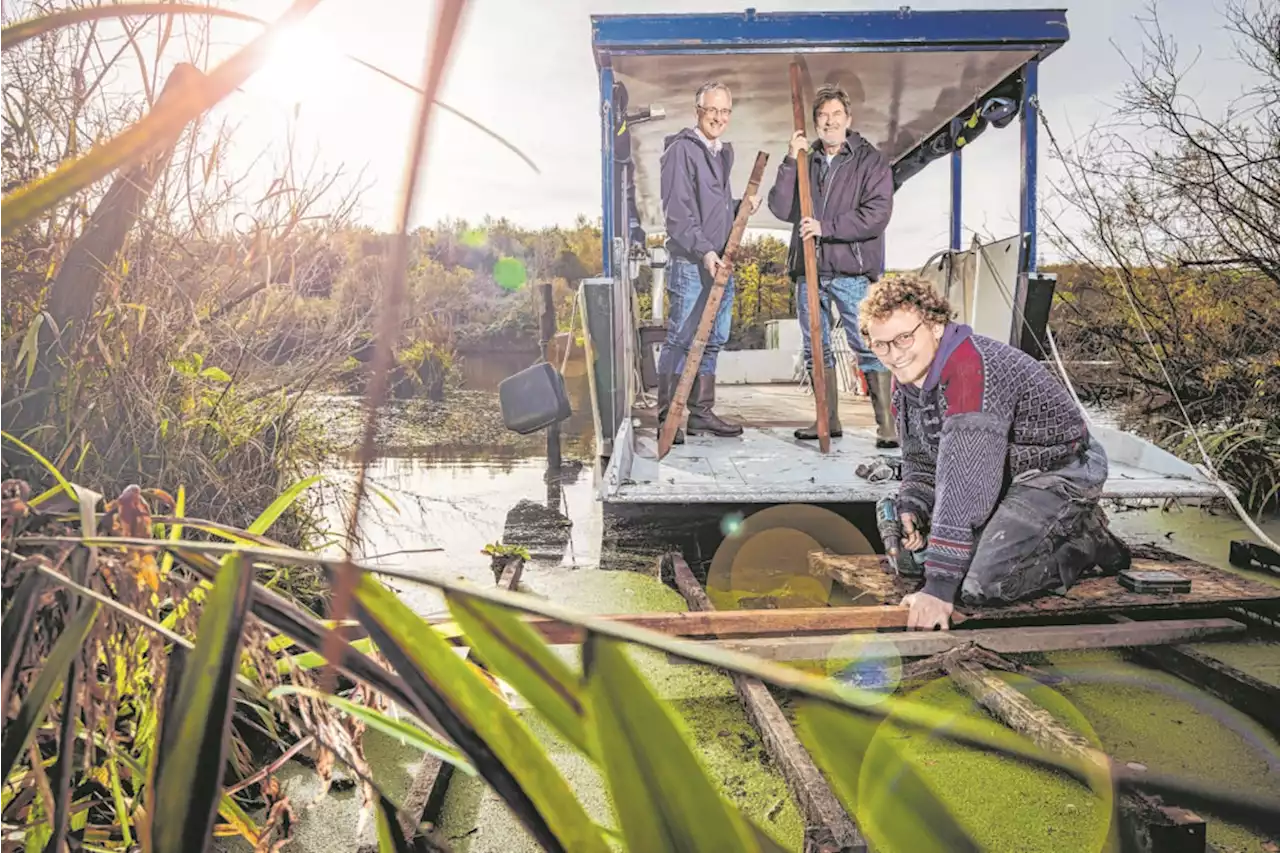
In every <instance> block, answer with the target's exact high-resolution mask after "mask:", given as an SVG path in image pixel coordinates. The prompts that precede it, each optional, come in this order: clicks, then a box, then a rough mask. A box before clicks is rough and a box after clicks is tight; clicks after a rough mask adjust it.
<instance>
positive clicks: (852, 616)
mask: <svg viewBox="0 0 1280 853" xmlns="http://www.w3.org/2000/svg"><path fill="white" fill-rule="evenodd" d="M907 613H908V609H907V608H905V607H897V606H882V607H881V606H878V607H790V608H783V609H778V610H716V611H713V612H709V613H696V612H690V613H684V612H680V611H670V612H652V613H618V614H611V615H608V616H601V617H599V618H601V619H609V620H611V621H614V622H623V623H626V624H628V625H635V626H637V627H641V628H648V629H649V630H651V631H661V632H662V633H664V634H672V635H674V636H678V637H698V638H706V637H717V638H720V639H731V638H735V637H767V636H778V637H785V636H796V635H804V634H830V633H834V632H837V631H866V630H872V629H877V628H906V627H907ZM526 621H527V622H528V624H529V625H531V626H532V627H534V628H536V629H537V630H538V631H539V632H540V633H541V634H542V636H543V638H544V639H545V640H546V641H547V642H549V643H580V642H582V641H583V639H584V638H585V635H584V633H583V631H582V630H581V629H580V628H578V627H577V626H576V625H567V624H565V623H563V622H559V621H557V620H555V619H549V618H545V617H540V616H538V617H529V618H527V619H526Z"/></svg>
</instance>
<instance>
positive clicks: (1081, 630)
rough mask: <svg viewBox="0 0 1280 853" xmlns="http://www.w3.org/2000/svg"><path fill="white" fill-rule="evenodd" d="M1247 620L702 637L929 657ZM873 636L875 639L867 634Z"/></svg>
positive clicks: (1091, 642) (827, 654)
mask: <svg viewBox="0 0 1280 853" xmlns="http://www.w3.org/2000/svg"><path fill="white" fill-rule="evenodd" d="M1244 630H1245V626H1244V625H1243V624H1241V623H1240V622H1236V621H1235V620H1233V619H1160V620H1152V621H1150V622H1140V623H1135V624H1133V625H1032V626H1027V627H1021V628H981V629H968V630H958V631H954V630H953V631H902V632H884V633H865V632H864V633H857V632H855V633H848V634H827V635H810V636H803V637H770V638H765V637H751V638H747V639H738V640H702V641H700V642H714V643H715V644H716V645H717V646H719V647H721V648H725V649H730V650H732V651H736V652H742V653H744V654H749V655H754V656H756V657H760V658H764V659H766V660H774V661H802V660H803V661H808V660H826V659H829V658H839V657H840V656H841V655H847V654H851V653H853V652H854V651H855V650H856V652H857V654H858V655H859V656H861V657H865V658H868V659H870V658H877V657H885V656H888V655H892V656H896V657H900V658H917V657H928V656H930V655H936V654H941V653H942V652H945V651H948V650H950V649H953V648H955V647H957V646H961V645H964V644H966V643H975V644H977V645H979V646H981V647H982V648H984V649H987V650H988V651H992V652H998V653H1000V654H1010V653H1018V652H1052V651H1062V650H1065V649H1111V648H1123V647H1125V646H1149V645H1161V644H1170V643H1175V644H1176V643H1186V642H1192V641H1195V640H1202V639H1207V638H1210V637H1215V638H1216V637H1224V636H1229V635H1231V634H1238V633H1241V632H1243V631H1244ZM869 639H874V640H875V641H876V642H874V643H866V642H865V641H866V640H869Z"/></svg>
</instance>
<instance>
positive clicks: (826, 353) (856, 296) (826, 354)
mask: <svg viewBox="0 0 1280 853" xmlns="http://www.w3.org/2000/svg"><path fill="white" fill-rule="evenodd" d="M807 286H808V278H807V277H805V276H801V277H800V279H799V280H798V281H797V282H796V315H797V317H798V318H799V320H800V334H801V336H802V337H803V339H804V366H805V367H806V368H808V369H812V368H813V345H812V343H811V342H810V340H809V299H808V293H807V289H806V288H807ZM870 286H871V279H869V278H867V277H866V276H865V275H854V276H835V277H834V278H827V277H822V276H820V277H819V278H818V305H819V306H820V308H821V310H820V311H819V312H818V313H819V314H820V315H821V320H822V363H823V364H825V365H826V366H827V367H832V368H833V367H835V365H836V356H835V353H834V352H832V351H831V303H832V301H834V302H835V303H836V310H837V311H839V312H840V320H841V322H842V323H843V324H844V334H845V337H846V338H848V340H849V348H850V349H851V350H853V353H854V355H856V356H857V358H858V369H859V370H861V371H862V372H863V373H874V372H876V371H878V370H885V369H886V368H885V366H884V365H883V364H881V363H880V359H878V358H876V356H875V354H874V353H872V352H871V350H870V349H868V348H867V346H866V345H865V344H864V343H863V342H862V335H861V333H860V326H861V324H860V323H859V321H858V306H859V305H860V304H861V303H862V300H863V299H865V298H866V296H867V289H868V288H869V287H870Z"/></svg>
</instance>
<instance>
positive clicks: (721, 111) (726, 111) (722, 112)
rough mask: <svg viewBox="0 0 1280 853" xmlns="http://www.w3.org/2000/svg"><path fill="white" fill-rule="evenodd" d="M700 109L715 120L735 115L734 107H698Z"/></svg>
mask: <svg viewBox="0 0 1280 853" xmlns="http://www.w3.org/2000/svg"><path fill="white" fill-rule="evenodd" d="M698 109H700V110H702V111H703V112H704V113H706V114H707V115H709V116H711V117H713V118H719V117H721V116H723V117H724V118H728V117H729V116H730V115H732V114H733V107H698Z"/></svg>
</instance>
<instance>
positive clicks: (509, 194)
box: [220, 0, 1247, 268]
mask: <svg viewBox="0 0 1280 853" xmlns="http://www.w3.org/2000/svg"><path fill="white" fill-rule="evenodd" d="M1221 3H1222V0H1208V1H1207V2H1203V0H1161V2H1160V3H1159V6H1160V18H1161V23H1162V25H1163V26H1164V28H1165V30H1166V31H1167V32H1168V33H1170V34H1171V35H1172V36H1173V37H1174V38H1175V39H1176V40H1177V42H1178V44H1179V47H1180V50H1181V52H1182V54H1183V55H1184V56H1185V57H1186V58H1187V59H1188V60H1190V59H1191V58H1193V56H1194V55H1195V53H1196V52H1197V51H1199V52H1200V53H1201V56H1200V58H1199V60H1198V62H1197V64H1196V67H1195V69H1194V71H1193V73H1192V75H1191V78H1190V87H1191V91H1192V92H1194V93H1197V94H1198V95H1199V100H1200V102H1201V104H1202V105H1205V106H1207V108H1212V105H1214V104H1220V103H1225V102H1226V101H1227V100H1228V99H1229V98H1230V97H1232V96H1233V95H1234V94H1236V93H1238V92H1239V90H1240V89H1241V87H1242V86H1243V84H1244V82H1245V80H1246V79H1247V78H1246V73H1247V72H1246V71H1245V70H1244V69H1242V68H1241V67H1240V66H1238V65H1237V64H1235V63H1233V62H1231V61H1230V59H1231V56H1232V45H1231V40H1230V36H1229V35H1228V34H1227V33H1224V32H1223V31H1222V27H1221V20H1222V19H1221V17H1220V11H1221ZM280 5H281V7H282V5H283V4H280ZM747 5H749V3H747V2H737V3H728V2H720V0H699V2H697V3H696V4H694V3H678V2H675V0H668V2H665V3H655V2H643V1H642V0H540V1H539V0H472V2H471V3H469V5H468V9H467V12H466V16H465V18H464V20H463V24H462V28H461V32H460V36H461V38H460V40H459V43H458V44H457V45H456V46H455V48H454V53H453V57H452V60H451V63H450V66H449V73H448V79H447V82H446V84H445V86H444V90H443V92H442V95H441V100H442V101H443V102H445V103H447V104H449V105H451V106H453V107H456V108H458V109H460V110H462V111H464V112H466V113H468V114H469V115H471V116H472V117H474V118H476V119H477V120H479V121H481V122H483V123H484V124H486V125H487V126H489V127H491V128H493V129H494V130H496V131H497V132H499V133H501V134H502V135H504V136H505V137H507V138H508V139H510V140H511V141H512V142H513V143H515V144H516V145H518V146H519V147H520V148H521V149H522V150H523V151H524V152H525V153H527V154H528V155H529V157H531V158H532V159H533V161H534V162H535V163H536V164H537V165H538V167H539V169H540V173H535V172H534V171H533V170H531V169H530V168H529V167H528V166H527V165H526V164H525V163H523V162H522V161H521V160H520V159H519V158H517V157H516V156H515V155H514V154H512V153H511V152H509V151H507V150H506V149H504V148H503V147H502V146H500V145H499V144H498V143H496V142H494V141H493V140H491V139H489V138H487V137H485V136H484V135H482V134H481V133H479V132H478V131H476V130H474V129H473V128H471V127H469V126H468V125H466V124H465V123H464V122H462V121H461V120H459V119H457V118H455V117H453V116H450V115H447V114H441V113H437V116H436V118H435V119H433V124H434V126H433V129H432V132H431V136H430V143H431V144H430V149H429V153H428V160H427V163H426V168H425V171H424V174H423V177H422V181H421V182H420V183H419V186H418V195H417V196H416V197H415V208H414V210H415V215H414V222H413V223H412V224H413V225H419V224H426V225H430V224H434V223H436V222H438V221H440V220H441V219H446V218H447V219H456V218H461V219H467V220H471V221H473V222H474V221H476V220H479V219H481V218H483V217H484V216H485V215H489V216H492V217H494V218H497V217H506V218H507V219H509V220H511V221H513V222H515V223H517V224H520V225H524V226H535V227H536V226H544V225H554V224H564V225H569V224H572V223H573V221H574V220H575V219H576V218H577V217H578V216H579V215H580V214H585V215H586V216H588V217H589V218H590V219H592V220H595V219H596V218H597V217H599V215H600V153H599V152H600V133H599V124H598V112H597V100H598V96H597V78H596V70H595V65H594V61H593V59H592V54H591V29H590V16H591V15H592V14H595V13H628V12H629V13H648V14H652V13H662V12H671V11H705V12H717V11H719V12H726V11H735V12H736V11H741V10H742V9H743V8H745V7H746V6H747ZM1062 5H1063V4H1061V3H1052V2H1025V0H997V2H981V0H968V2H964V0H949V2H948V1H947V0H944V2H930V1H929V0H917V2H915V3H913V4H912V8H913V9H917V10H929V9H978V8H1041V7H1049V8H1053V7H1062ZM755 6H756V8H757V10H758V11H760V12H766V11H788V10H793V11H796V10H806V11H823V10H841V9H845V10H856V9H880V8H897V6H896V5H894V4H893V3H892V2H890V3H886V4H876V5H868V4H856V3H841V2H838V0H829V2H825V3H822V2H813V0H810V2H774V3H764V2H758V3H756V4H755ZM435 8H436V7H435V3H433V2H421V1H420V0H325V2H323V3H321V4H320V6H319V7H318V9H317V10H316V11H315V12H313V13H312V15H311V17H310V19H309V21H308V22H307V24H306V25H305V26H304V29H303V31H302V33H301V34H299V35H298V36H297V37H296V38H295V39H291V40H286V41H285V43H284V44H283V46H282V47H281V49H280V50H279V52H278V54H277V56H276V58H275V59H274V60H273V61H272V63H271V64H270V65H269V66H268V67H267V68H266V69H265V70H264V71H262V72H260V73H259V75H257V76H256V77H255V78H254V79H253V80H252V81H250V82H249V83H248V84H246V86H245V90H244V91H243V92H242V93H240V94H237V95H235V96H233V98H232V99H230V100H229V101H228V102H227V103H226V104H225V105H224V106H223V107H221V108H220V110H221V111H222V112H223V113H224V114H225V115H227V116H228V117H231V118H233V119H234V120H235V121H237V122H239V123H240V124H239V130H238V131H237V134H236V137H235V139H234V144H235V149H236V151H237V156H244V157H248V156H250V155H257V154H259V153H261V152H262V151H263V150H270V149H271V146H272V145H273V144H274V142H275V141H277V140H279V139H281V138H282V137H283V134H284V133H285V128H286V116H290V115H293V116H294V117H295V118H294V120H295V121H296V123H297V127H296V131H297V139H298V144H299V145H300V146H301V148H302V150H303V152H304V153H306V154H307V155H308V156H314V157H315V158H316V162H317V163H318V164H320V165H323V166H325V167H329V168H335V167H338V166H341V167H342V169H343V171H344V173H346V174H347V175H348V176H350V179H351V180H352V181H354V180H355V176H356V174H357V173H359V174H360V182H359V185H360V186H361V187H362V188H363V191H362V195H361V202H360V205H359V208H358V215H359V217H360V218H361V220H362V221H364V222H366V223H368V224H370V225H372V226H374V227H378V228H390V227H392V226H393V224H394V222H395V218H396V212H397V206H398V199H399V196H400V192H401V183H402V178H401V175H402V174H403V170H404V166H405V161H406V158H407V154H408V151H407V146H408V142H409V139H410V127H411V124H412V121H413V116H414V112H415V109H416V103H415V95H414V94H413V93H411V92H408V91H407V90H405V89H403V88H401V87H399V86H397V85H395V84H394V83H391V82H389V81H385V80H383V79H381V78H379V77H378V76H376V75H375V74H373V73H371V72H369V71H368V70H366V69H363V68H360V67H359V66H357V65H354V64H352V63H350V62H347V61H346V60H344V59H343V58H342V54H343V53H344V52H346V53H350V54H353V55H355V56H358V57H360V58H362V59H365V60H368V61H370V62H373V63H375V64H377V65H379V66H380V67H382V68H384V69H386V70H387V71H390V72H391V73H393V74H396V75H398V76H400V77H402V78H405V79H408V80H412V81H417V80H418V79H419V78H420V76H421V67H422V59H423V56H424V53H425V51H426V49H427V45H428V44H429V42H430V37H431V28H432V26H433V22H434V15H435ZM1066 9H1067V21H1068V25H1069V27H1070V30H1071V37H1070V41H1069V42H1068V43H1067V45H1066V46H1065V47H1063V48H1062V49H1060V50H1059V51H1058V52H1057V53H1055V54H1054V55H1053V56H1052V57H1051V58H1050V59H1049V61H1048V62H1046V63H1045V64H1044V66H1043V67H1042V68H1041V77H1040V93H1041V104H1042V108H1043V110H1044V113H1045V117H1046V119H1047V120H1048V124H1049V126H1050V128H1051V129H1052V130H1053V132H1054V134H1055V135H1056V136H1057V137H1058V138H1059V140H1060V141H1062V142H1064V143H1066V142H1069V141H1070V140H1071V139H1073V138H1076V137H1077V136H1079V135H1081V134H1083V133H1085V132H1086V131H1087V129H1088V128H1089V126H1090V125H1091V124H1093V123H1094V122H1097V121H1099V120H1102V119H1104V118H1105V117H1106V116H1107V114H1108V112H1109V110H1110V107H1111V105H1112V104H1113V103H1114V100H1115V96H1116V93H1117V91H1118V88H1119V86H1120V85H1121V84H1122V83H1123V81H1124V80H1126V79H1128V77H1129V74H1130V72H1129V69H1128V67H1127V65H1126V63H1125V59H1124V57H1123V56H1122V55H1121V53H1120V50H1118V49H1117V45H1118V46H1120V47H1122V48H1123V49H1124V51H1125V52H1126V53H1128V54H1130V55H1131V57H1133V58H1135V59H1136V58H1137V56H1138V50H1139V40H1140V34H1141V32H1140V25H1139V23H1138V22H1137V21H1136V20H1135V17H1146V16H1147V9H1146V6H1145V3H1144V2H1143V0H1107V2H1103V0H1080V2H1074V3H1069V4H1066ZM255 11H256V13H257V14H263V15H265V14H266V13H267V9H266V8H259V9H256V10H255ZM228 32H229V31H228ZM237 32H238V33H239V34H241V36H242V37H245V38H247V37H248V35H250V34H251V33H252V30H239V31H237ZM229 38H230V40H231V41H234V40H235V37H234V36H231V37H229ZM295 104H296V105H297V109H296V112H295V110H294V109H293V106H294V105H295ZM690 112H692V111H690ZM674 113H675V111H673V110H668V114H669V116H670V118H668V120H667V121H668V122H669V123H671V124H672V125H673V129H674V128H675V127H678V126H680V123H688V122H689V121H691V120H692V115H690V116H688V117H682V116H679V115H678V114H674ZM855 129H856V123H855ZM732 134H733V129H732V126H731V127H730V129H729V131H728V134H727V136H726V138H728V139H731V138H732ZM1019 144H1020V139H1019V133H1018V131H1017V129H1016V125H1011V126H1010V127H1008V128H1005V129H1003V130H995V129H990V130H988V132H987V133H986V134H985V135H983V136H982V137H981V138H980V139H979V140H978V141H977V143H976V144H975V145H974V146H973V148H971V149H966V153H965V161H964V163H965V165H964V187H965V200H964V205H963V227H964V232H965V236H964V239H965V243H966V244H967V243H968V240H969V239H970V236H971V234H972V233H973V232H975V231H976V232H978V233H980V234H981V235H983V236H985V237H994V238H1001V237H1006V236H1010V235H1012V234H1014V233H1016V230H1017V223H1018V215H1017V205H1018V187H1019V181H1020V174H1019V162H1020V161H1019ZM784 146H785V140H779V145H778V147H779V149H782V148H783V147H784ZM1048 155H1049V141H1048V139H1047V138H1046V135H1045V134H1044V133H1041V138H1040V159H1041V164H1042V171H1043V175H1042V180H1041V186H1040V189H1041V193H1040V196H1041V204H1042V206H1048V207H1052V199H1051V196H1052V192H1053V190H1052V186H1051V184H1052V180H1053V178H1054V177H1055V176H1056V175H1058V174H1059V173H1058V170H1057V169H1056V167H1055V165H1054V164H1052V163H1051V162H1049V160H1050V158H1049V156H1048ZM361 170H363V171H362V172H361ZM948 204H949V167H948V162H947V160H946V159H945V158H944V159H940V160H937V161H935V162H933V163H931V164H930V165H929V166H928V167H927V168H926V169H925V170H924V171H923V172H922V173H920V174H919V175H917V176H915V177H914V178H912V179H911V180H910V181H909V182H908V183H907V184H906V185H904V186H903V188H902V189H901V190H899V192H898V194H897V196H896V198H895V210H894V218H893V221H892V223H891V224H890V226H889V230H888V233H887V235H886V243H887V255H888V258H887V262H888V265H889V267H890V268H902V267H907V266H912V265H919V264H920V263H923V262H924V260H925V259H927V258H928V256H929V255H931V254H932V253H933V252H935V251H937V250H938V249H940V248H943V247H945V245H946V243H947V239H948V238H947V234H948ZM1041 249H1042V252H1047V251H1048V248H1047V246H1046V244H1045V242H1044V240H1043V232H1042V239H1041Z"/></svg>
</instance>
